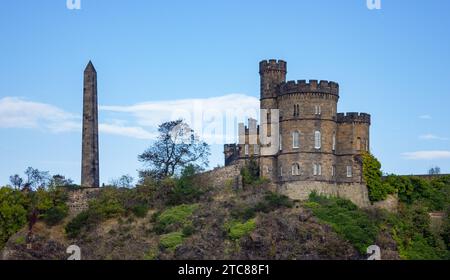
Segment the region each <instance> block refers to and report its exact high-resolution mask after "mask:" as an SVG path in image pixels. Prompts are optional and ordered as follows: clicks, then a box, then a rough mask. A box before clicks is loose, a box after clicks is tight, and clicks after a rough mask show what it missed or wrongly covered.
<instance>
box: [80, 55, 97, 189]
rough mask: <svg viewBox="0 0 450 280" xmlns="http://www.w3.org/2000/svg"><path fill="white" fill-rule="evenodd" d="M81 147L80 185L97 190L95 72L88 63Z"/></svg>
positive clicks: (85, 78) (84, 90)
mask: <svg viewBox="0 0 450 280" xmlns="http://www.w3.org/2000/svg"><path fill="white" fill-rule="evenodd" d="M82 145H83V147H82V155H81V157H82V163H81V185H82V186H83V187H90V188H97V187H99V185H100V182H99V159H98V104H97V72H96V71H95V68H94V65H92V62H90V61H89V64H88V65H87V66H86V69H85V70H84V87H83V144H82Z"/></svg>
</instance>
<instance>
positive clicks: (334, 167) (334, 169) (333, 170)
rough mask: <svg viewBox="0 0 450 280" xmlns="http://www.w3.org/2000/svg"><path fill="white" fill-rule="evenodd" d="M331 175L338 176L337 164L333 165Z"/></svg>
mask: <svg viewBox="0 0 450 280" xmlns="http://www.w3.org/2000/svg"><path fill="white" fill-rule="evenodd" d="M331 176H332V177H335V176H336V166H335V165H333V166H331Z"/></svg>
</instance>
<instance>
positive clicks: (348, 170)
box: [347, 165, 353, 178]
mask: <svg viewBox="0 0 450 280" xmlns="http://www.w3.org/2000/svg"><path fill="white" fill-rule="evenodd" d="M352 176H353V174H352V166H351V165H347V177H348V178H351V177H352Z"/></svg>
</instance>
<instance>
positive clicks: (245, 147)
mask: <svg viewBox="0 0 450 280" xmlns="http://www.w3.org/2000/svg"><path fill="white" fill-rule="evenodd" d="M244 153H245V155H246V156H248V144H245V146H244Z"/></svg>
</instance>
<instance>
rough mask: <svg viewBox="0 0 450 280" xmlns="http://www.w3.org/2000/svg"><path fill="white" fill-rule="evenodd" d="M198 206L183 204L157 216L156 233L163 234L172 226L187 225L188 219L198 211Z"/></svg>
mask: <svg viewBox="0 0 450 280" xmlns="http://www.w3.org/2000/svg"><path fill="white" fill-rule="evenodd" d="M197 208H198V204H190V205H187V204H182V205H178V206H174V207H172V208H169V209H167V210H165V211H164V212H162V213H161V214H159V215H158V216H156V224H155V227H154V229H155V231H156V232H157V233H163V232H165V231H166V229H167V227H168V226H170V225H172V224H177V223H185V222H187V221H188V218H189V217H190V216H191V215H192V214H193V213H194V211H195V210H197Z"/></svg>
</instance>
